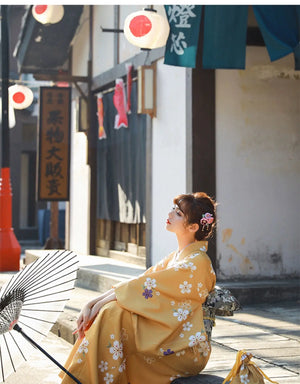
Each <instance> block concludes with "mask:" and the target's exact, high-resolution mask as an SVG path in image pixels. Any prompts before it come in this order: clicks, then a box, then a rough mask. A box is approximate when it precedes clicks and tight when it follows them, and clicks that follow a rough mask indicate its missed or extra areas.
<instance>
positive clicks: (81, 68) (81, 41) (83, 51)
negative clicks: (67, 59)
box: [72, 6, 89, 76]
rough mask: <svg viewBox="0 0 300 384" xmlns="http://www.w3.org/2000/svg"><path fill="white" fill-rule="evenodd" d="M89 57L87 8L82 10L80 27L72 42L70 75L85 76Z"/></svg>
mask: <svg viewBox="0 0 300 384" xmlns="http://www.w3.org/2000/svg"><path fill="white" fill-rule="evenodd" d="M88 55H89V7H88V6H85V7H84V8H83V13H82V15H81V18H80V26H79V27H78V29H77V31H76V34H75V36H74V38H73V41H72V74H73V75H74V76H87V68H88V64H87V63H88V57H89V56H88Z"/></svg>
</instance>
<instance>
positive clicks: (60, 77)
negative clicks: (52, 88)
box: [33, 73, 88, 83]
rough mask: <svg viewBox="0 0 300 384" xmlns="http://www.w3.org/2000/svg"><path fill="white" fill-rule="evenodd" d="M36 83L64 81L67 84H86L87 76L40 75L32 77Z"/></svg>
mask: <svg viewBox="0 0 300 384" xmlns="http://www.w3.org/2000/svg"><path fill="white" fill-rule="evenodd" d="M33 77H34V78H35V80H38V81H55V82H57V81H66V82H67V83H87V82H88V76H72V75H67V74H54V73H53V74H51V73H41V74H35V75H33Z"/></svg>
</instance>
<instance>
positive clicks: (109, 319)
mask: <svg viewBox="0 0 300 384" xmlns="http://www.w3.org/2000/svg"><path fill="white" fill-rule="evenodd" d="M206 249H207V242H195V243H193V244H191V245H189V246H188V247H186V248H185V249H184V250H183V251H182V252H181V253H180V255H179V258H178V260H177V259H175V252H173V253H171V254H170V255H169V256H168V257H167V258H165V259H164V260H162V261H161V262H159V263H158V264H157V265H155V266H153V267H151V268H149V269H148V270H147V271H146V272H145V273H144V274H142V275H140V276H139V277H137V278H135V279H132V280H130V281H126V282H122V283H120V284H118V285H116V287H115V294H116V298H117V301H114V302H110V303H108V304H106V305H105V306H104V307H103V308H102V309H101V311H100V312H99V314H98V315H97V317H96V319H95V320H94V323H93V324H92V326H91V328H90V329H89V330H88V332H86V336H85V338H84V339H83V340H78V341H77V342H76V344H75V346H74V348H73V350H72V353H71V355H70V356H69V359H68V361H67V363H66V368H69V369H70V371H71V372H72V374H73V375H74V376H75V377H77V378H78V379H79V380H80V381H81V383H82V384H99V383H103V384H108V383H110V384H140V383H142V382H147V383H148V382H149V383H156V384H168V383H170V382H171V381H172V380H174V379H175V378H176V377H181V376H191V375H195V374H197V373H199V372H200V371H201V370H203V369H204V367H205V365H206V364H207V361H208V359H209V356H210V343H209V341H208V338H207V335H206V332H205V327H204V323H203V310H202V303H204V302H205V300H206V297H207V295H208V293H209V292H210V291H212V290H213V288H214V286H215V280H216V277H215V273H214V271H213V268H212V265H211V261H210V259H209V257H208V256H207V254H206V253H205V251H206ZM62 384H73V381H72V379H70V378H68V377H67V376H66V375H65V376H64V379H63V381H62Z"/></svg>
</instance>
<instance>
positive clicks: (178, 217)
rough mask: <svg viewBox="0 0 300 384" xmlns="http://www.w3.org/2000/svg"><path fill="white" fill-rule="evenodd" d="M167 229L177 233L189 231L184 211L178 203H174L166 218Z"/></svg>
mask: <svg viewBox="0 0 300 384" xmlns="http://www.w3.org/2000/svg"><path fill="white" fill-rule="evenodd" d="M166 229H167V230H168V231H170V232H174V233H176V234H183V233H185V232H186V231H188V228H187V226H186V222H185V216H184V213H183V212H182V211H181V209H180V208H179V207H178V205H174V206H173V208H172V209H171V211H170V212H169V214H168V218H167V220H166Z"/></svg>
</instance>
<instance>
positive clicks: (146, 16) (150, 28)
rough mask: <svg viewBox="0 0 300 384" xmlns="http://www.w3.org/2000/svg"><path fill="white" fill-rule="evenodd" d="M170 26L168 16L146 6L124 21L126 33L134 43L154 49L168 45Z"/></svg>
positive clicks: (128, 38)
mask: <svg viewBox="0 0 300 384" xmlns="http://www.w3.org/2000/svg"><path fill="white" fill-rule="evenodd" d="M169 31H170V26H169V23H168V20H167V19H166V17H163V16H161V15H159V14H158V13H156V11H155V10H153V9H147V8H145V9H144V10H143V11H138V12H134V13H131V14H130V15H128V16H127V17H126V19H125V22H124V35H125V37H126V39H127V40H128V41H129V42H130V43H131V44H133V45H136V46H137V47H140V48H142V49H154V48H159V47H163V46H164V45H166V41H167V38H168V36H169Z"/></svg>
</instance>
